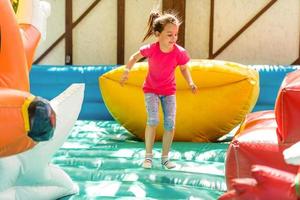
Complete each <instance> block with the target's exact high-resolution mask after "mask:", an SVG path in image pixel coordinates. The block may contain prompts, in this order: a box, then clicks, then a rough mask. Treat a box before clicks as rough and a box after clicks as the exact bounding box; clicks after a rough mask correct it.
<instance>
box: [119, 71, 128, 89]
mask: <svg viewBox="0 0 300 200" xmlns="http://www.w3.org/2000/svg"><path fill="white" fill-rule="evenodd" d="M128 76H129V71H124V73H123V74H122V76H121V79H120V84H121V86H124V85H125V82H126V81H127V80H128Z"/></svg>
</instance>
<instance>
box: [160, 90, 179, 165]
mask: <svg viewBox="0 0 300 200" xmlns="http://www.w3.org/2000/svg"><path fill="white" fill-rule="evenodd" d="M161 103H162V109H163V113H164V129H165V132H164V135H163V144H162V157H161V164H162V165H163V166H165V167H166V168H168V169H171V168H174V167H176V166H175V164H173V163H172V162H170V161H169V151H170V148H171V145H172V142H173V138H174V128H175V116H176V96H175V95H170V96H163V97H161Z"/></svg>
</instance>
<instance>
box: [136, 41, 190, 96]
mask: <svg viewBox="0 0 300 200" xmlns="http://www.w3.org/2000/svg"><path fill="white" fill-rule="evenodd" d="M140 52H141V54H142V55H143V56H144V57H147V58H148V64H149V69H148V74H147V77H146V80H145V82H144V86H143V91H144V92H145V93H155V94H158V95H172V94H175V92H176V82H175V73H174V72H175V69H176V67H177V66H178V65H184V64H186V63H187V62H188V61H189V60H190V57H189V56H188V54H187V52H186V50H185V49H184V48H183V47H181V46H179V45H177V44H175V46H174V49H173V50H172V51H170V52H168V53H164V52H162V51H161V50H160V47H159V43H158V42H156V43H152V44H148V45H144V46H142V47H141V48H140Z"/></svg>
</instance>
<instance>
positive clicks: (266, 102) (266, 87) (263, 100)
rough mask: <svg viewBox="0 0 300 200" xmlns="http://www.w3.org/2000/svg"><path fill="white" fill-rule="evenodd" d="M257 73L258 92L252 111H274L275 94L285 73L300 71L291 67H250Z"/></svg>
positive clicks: (295, 67) (299, 67) (296, 67)
mask: <svg viewBox="0 0 300 200" xmlns="http://www.w3.org/2000/svg"><path fill="white" fill-rule="evenodd" d="M251 67H253V68H255V69H256V70H257V71H258V72H259V81H260V83H259V84H260V92H259V97H258V100H257V102H256V105H255V107H254V109H253V111H260V110H274V105H275V101H276V97H277V92H278V90H279V88H280V85H281V83H282V81H283V79H284V77H285V76H286V74H287V73H289V72H292V71H294V70H297V69H300V66H298V65H297V66H296V65H295V66H291V65H287V66H284V65H252V66H251Z"/></svg>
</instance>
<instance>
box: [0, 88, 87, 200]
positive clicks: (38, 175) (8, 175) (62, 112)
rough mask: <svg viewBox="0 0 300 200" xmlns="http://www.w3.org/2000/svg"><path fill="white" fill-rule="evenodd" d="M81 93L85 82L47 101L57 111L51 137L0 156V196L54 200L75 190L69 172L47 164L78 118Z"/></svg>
mask: <svg viewBox="0 0 300 200" xmlns="http://www.w3.org/2000/svg"><path fill="white" fill-rule="evenodd" d="M83 96H84V84H72V85H71V86H70V87H69V88H67V89H66V90H65V91H64V92H63V93H61V94H60V95H59V96H57V97H56V98H54V99H53V100H51V102H50V103H51V106H52V107H53V109H54V110H55V112H56V129H55V132H54V136H53V138H52V139H51V140H49V141H46V142H40V143H39V144H37V145H36V146H35V147H34V148H33V149H31V150H28V151H26V152H23V153H20V154H17V155H13V156H9V157H5V158H1V159H0V199H5V200H28V199H30V200H53V199H58V198H61V197H64V196H67V195H71V194H75V193H77V192H78V186H77V185H76V184H74V183H73V182H72V180H71V178H70V177H69V175H68V174H66V173H65V172H64V171H63V170H62V169H60V168H59V167H57V166H55V165H52V164H50V160H51V158H52V156H53V154H54V153H55V152H56V151H57V150H58V149H59V148H60V147H61V146H62V144H63V143H64V142H65V140H66V139H67V137H68V135H69V132H70V130H71V129H72V127H73V125H74V123H75V121H76V120H77V118H78V115H79V112H80V110H81V105H82V101H83Z"/></svg>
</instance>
